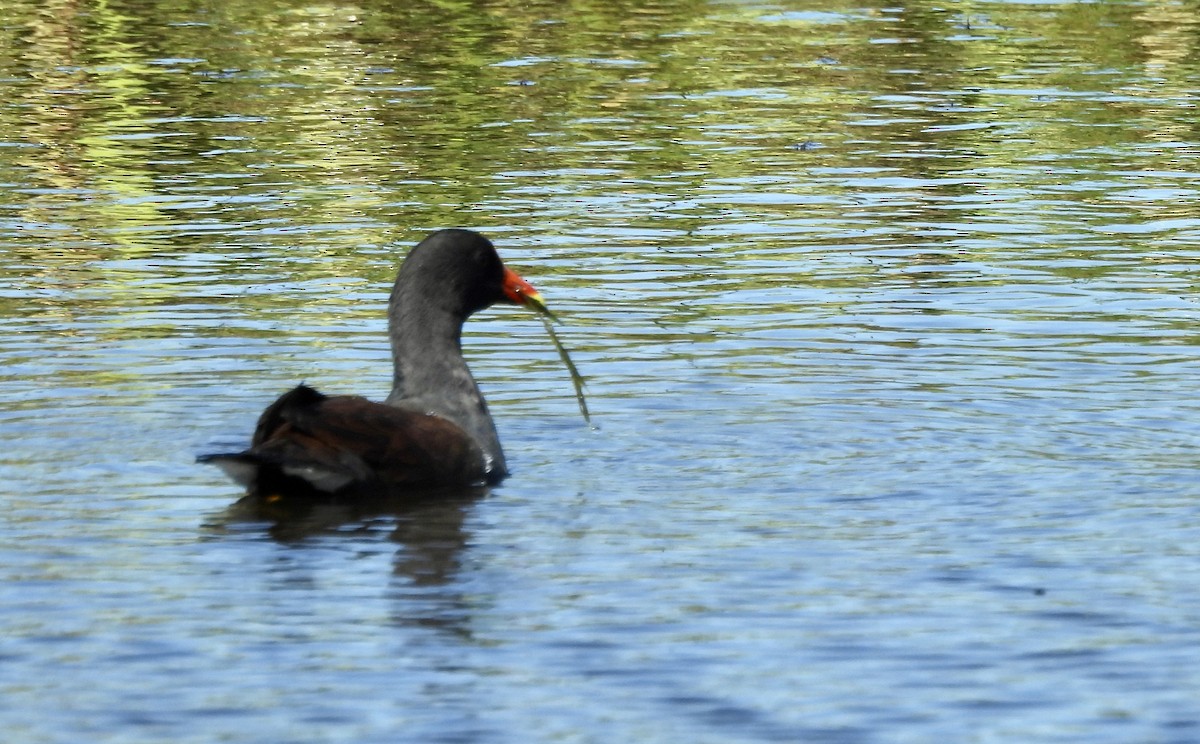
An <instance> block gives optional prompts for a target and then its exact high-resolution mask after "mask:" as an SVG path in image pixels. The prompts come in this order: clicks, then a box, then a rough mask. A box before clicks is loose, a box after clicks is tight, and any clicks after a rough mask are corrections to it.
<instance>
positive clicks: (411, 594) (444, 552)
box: [208, 487, 489, 639]
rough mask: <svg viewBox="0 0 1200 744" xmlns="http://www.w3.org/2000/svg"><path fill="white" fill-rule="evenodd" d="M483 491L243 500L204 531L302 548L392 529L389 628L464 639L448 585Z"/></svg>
mask: <svg viewBox="0 0 1200 744" xmlns="http://www.w3.org/2000/svg"><path fill="white" fill-rule="evenodd" d="M488 491H489V489H488V488H486V487H478V488H456V489H453V490H445V489H444V490H438V491H427V492H422V493H420V494H418V495H414V494H412V493H406V494H404V495H402V496H390V495H388V494H381V495H375V494H373V495H371V496H370V497H356V498H355V499H354V500H353V501H344V502H333V501H327V500H326V501H317V500H312V499H289V498H286V497H285V498H273V499H263V498H261V497H258V496H246V497H244V498H242V499H241V500H239V501H238V502H236V503H235V504H233V505H231V506H230V507H229V508H227V509H226V510H225V511H223V512H222V513H221V514H220V515H218V516H217V517H216V518H214V519H213V520H212V521H211V522H210V523H209V525H208V526H209V527H210V528H212V529H214V530H222V529H224V528H229V527H232V526H233V525H234V524H237V523H241V524H243V525H246V524H253V523H265V524H266V525H267V527H266V531H267V534H269V535H270V536H271V537H272V538H273V539H275V540H277V541H279V542H283V543H289V544H302V543H303V542H304V541H305V540H308V539H311V538H316V537H319V538H328V537H335V536H340V535H344V536H346V538H347V539H362V537H363V536H364V535H372V534H378V533H379V532H380V528H381V527H382V526H384V525H388V524H390V525H392V531H391V533H390V534H389V536H388V537H389V539H391V540H392V541H394V542H396V543H397V544H398V545H399V546H400V548H399V550H397V551H396V554H395V558H394V561H393V570H392V581H391V582H390V583H391V591H389V596H390V597H392V598H394V600H395V607H394V608H393V610H392V612H391V618H392V621H393V623H395V624H396V625H403V626H409V627H423V628H434V629H438V630H440V631H443V632H447V633H451V634H453V635H455V636H458V637H460V638H463V639H469V638H470V630H469V627H470V606H469V603H468V602H467V601H466V597H465V596H464V594H463V592H462V591H461V590H459V589H458V588H456V586H455V583H454V580H455V578H456V576H457V574H458V572H459V570H460V568H461V566H462V554H463V549H464V548H465V547H466V546H467V544H468V543H469V538H470V536H469V533H468V532H467V531H466V529H465V528H464V522H465V520H466V517H467V515H468V514H469V513H470V511H471V508H472V507H473V506H474V504H475V503H476V502H478V501H479V500H480V499H481V498H483V497H484V496H485V495H486V494H487V493H488Z"/></svg>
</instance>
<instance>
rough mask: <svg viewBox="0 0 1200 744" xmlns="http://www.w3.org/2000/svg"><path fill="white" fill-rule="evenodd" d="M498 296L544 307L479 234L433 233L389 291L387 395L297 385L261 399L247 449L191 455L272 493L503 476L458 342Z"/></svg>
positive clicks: (392, 488) (391, 488)
mask: <svg viewBox="0 0 1200 744" xmlns="http://www.w3.org/2000/svg"><path fill="white" fill-rule="evenodd" d="M497 303H510V304H516V305H524V306H526V307H530V308H532V309H534V310H537V311H538V312H540V313H543V314H546V315H549V310H547V308H546V305H545V303H544V302H543V301H542V298H541V295H540V294H538V292H537V291H536V290H535V289H534V288H533V286H532V285H530V284H529V283H528V282H527V281H525V280H524V279H522V278H521V277H520V276H518V275H517V274H516V273H515V272H514V271H512V270H511V269H509V268H507V267H505V266H504V264H503V263H502V262H501V260H500V257H499V255H498V254H497V253H496V249H495V247H494V246H493V245H492V243H491V241H489V240H488V239H487V238H485V237H484V236H482V235H480V234H479V233H477V232H474V231H471V230H462V229H449V230H439V231H437V232H434V233H432V234H431V235H429V236H428V237H426V238H425V239H424V240H422V241H421V242H420V243H419V244H418V245H417V246H416V247H415V248H413V249H412V250H411V251H410V252H409V254H408V256H407V257H406V258H405V259H404V262H403V263H402V264H401V266H400V271H399V273H398V275H397V276H396V282H395V284H394V285H393V287H392V293H391V297H390V298H389V300H388V335H389V336H390V338H391V344H392V363H393V378H392V391H391V394H390V395H388V397H387V399H386V400H384V402H382V403H376V402H372V401H370V400H367V399H366V398H362V397H359V396H352V395H324V394H322V393H320V392H318V391H316V390H315V389H313V388H311V387H308V386H307V385H303V384H301V385H298V386H297V387H295V388H293V389H292V390H290V391H288V392H286V393H284V394H283V395H282V396H281V397H280V398H279V399H278V400H276V401H275V402H274V403H272V404H271V405H270V406H268V407H267V409H266V410H265V411H264V412H263V414H262V416H261V417H259V419H258V425H257V426H256V427H255V430H254V437H253V439H252V440H251V444H250V447H249V449H246V450H245V451H242V452H235V453H223V454H210V455H202V456H201V457H199V458H198V461H200V462H206V463H212V464H214V465H217V466H219V467H221V468H222V469H223V470H224V471H225V472H226V473H227V474H228V475H229V476H231V477H232V478H233V479H234V480H235V481H237V482H238V483H240V484H242V485H243V486H245V487H246V488H247V490H248V492H249V494H250V495H251V496H260V497H263V498H266V499H268V500H277V499H280V498H284V497H287V496H293V495H295V496H303V497H307V498H338V497H353V496H354V495H357V494H364V493H366V494H377V493H387V494H393V495H394V494H396V493H397V492H406V491H414V492H416V491H422V490H428V489H437V488H444V487H456V486H464V487H466V486H478V485H484V484H496V483H499V482H500V481H501V480H502V479H504V477H505V476H507V475H508V466H507V464H506V462H505V460H504V451H503V450H502V449H501V447H500V439H499V437H498V436H497V434H496V427H495V424H494V423H493V422H492V417H491V414H490V413H489V412H488V407H487V403H486V402H485V401H484V399H483V394H482V393H481V392H480V390H479V386H478V385H477V384H476V383H475V378H474V377H472V376H471V371H470V369H469V368H468V367H467V363H466V360H465V359H463V355H462V341H461V340H462V327H463V323H464V322H465V321H466V320H467V318H468V317H470V316H471V315H472V314H473V313H475V312H478V311H480V310H483V309H484V308H487V307H490V306H492V305H494V304H497Z"/></svg>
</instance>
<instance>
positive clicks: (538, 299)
mask: <svg viewBox="0 0 1200 744" xmlns="http://www.w3.org/2000/svg"><path fill="white" fill-rule="evenodd" d="M504 296H505V297H507V298H508V300H509V302H512V303H513V304H514V305H524V306H525V307H531V308H533V309H534V310H536V311H537V312H538V313H539V314H541V315H545V316H546V317H547V318H550V319H551V320H555V321H557V320H558V318H556V317H554V313H552V312H550V308H548V307H546V302H545V300H543V299H542V295H541V294H540V293H539V292H538V291H537V290H536V289H534V288H533V285H532V284H530V283H529V282H527V281H525V280H524V279H522V278H521V277H520V276H518V275H517V272H515V271H513V270H512V269H510V268H507V267H506V268H505V269H504Z"/></svg>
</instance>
